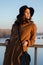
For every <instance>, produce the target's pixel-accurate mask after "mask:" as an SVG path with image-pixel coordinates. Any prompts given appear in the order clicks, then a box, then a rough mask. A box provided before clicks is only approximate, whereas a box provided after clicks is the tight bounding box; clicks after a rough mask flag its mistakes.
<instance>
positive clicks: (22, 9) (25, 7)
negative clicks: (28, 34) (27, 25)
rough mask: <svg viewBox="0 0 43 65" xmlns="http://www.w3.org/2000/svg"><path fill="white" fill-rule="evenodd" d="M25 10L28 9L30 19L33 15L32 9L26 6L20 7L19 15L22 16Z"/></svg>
mask: <svg viewBox="0 0 43 65" xmlns="http://www.w3.org/2000/svg"><path fill="white" fill-rule="evenodd" d="M27 8H28V9H30V14H31V17H32V16H33V14H34V9H33V8H32V7H28V6H26V5H24V6H22V7H20V9H19V15H20V16H22V15H23V14H24V11H25V10H26V9H27Z"/></svg>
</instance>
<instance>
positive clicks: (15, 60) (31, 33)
mask: <svg viewBox="0 0 43 65" xmlns="http://www.w3.org/2000/svg"><path fill="white" fill-rule="evenodd" d="M33 14H34V9H33V8H32V7H28V6H26V5H24V6H22V7H21V8H20V9H19V14H18V15H17V20H16V21H15V23H14V24H13V26H12V30H11V37H10V44H8V45H7V47H6V52H5V59H4V64H3V65H20V57H21V55H22V53H23V52H27V50H28V47H29V46H33V45H34V43H35V38H36V32H37V28H36V25H35V24H34V22H33V21H31V18H32V16H33Z"/></svg>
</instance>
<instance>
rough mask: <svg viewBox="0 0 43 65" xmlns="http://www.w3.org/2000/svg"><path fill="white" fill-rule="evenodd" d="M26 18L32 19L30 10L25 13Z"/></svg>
mask: <svg viewBox="0 0 43 65" xmlns="http://www.w3.org/2000/svg"><path fill="white" fill-rule="evenodd" d="M24 18H25V19H30V18H31V16H30V10H29V9H28V8H27V9H26V10H25V12H24Z"/></svg>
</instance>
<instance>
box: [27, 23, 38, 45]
mask: <svg viewBox="0 0 43 65" xmlns="http://www.w3.org/2000/svg"><path fill="white" fill-rule="evenodd" d="M36 33H37V27H36V25H35V24H34V25H33V26H32V31H31V36H30V40H29V44H28V46H33V45H34V43H35V38H36Z"/></svg>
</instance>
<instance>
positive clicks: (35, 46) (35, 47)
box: [0, 43, 43, 65]
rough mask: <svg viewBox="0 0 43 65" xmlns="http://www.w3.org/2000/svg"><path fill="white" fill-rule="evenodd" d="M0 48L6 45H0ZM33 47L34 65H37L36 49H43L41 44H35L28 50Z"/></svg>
mask: <svg viewBox="0 0 43 65" xmlns="http://www.w3.org/2000/svg"><path fill="white" fill-rule="evenodd" d="M0 46H7V44H6V43H0ZM31 47H32V48H33V47H34V65H37V48H43V45H42V44H40V45H39V44H35V45H34V46H30V48H31Z"/></svg>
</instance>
